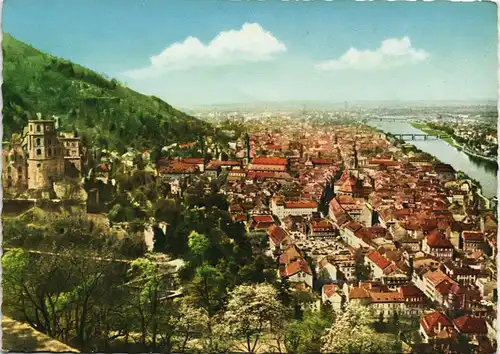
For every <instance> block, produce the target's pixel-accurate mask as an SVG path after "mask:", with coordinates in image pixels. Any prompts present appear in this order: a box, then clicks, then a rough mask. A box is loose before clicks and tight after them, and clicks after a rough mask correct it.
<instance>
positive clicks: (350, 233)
mask: <svg viewBox="0 0 500 354" xmlns="http://www.w3.org/2000/svg"><path fill="white" fill-rule="evenodd" d="M362 227H363V226H362V225H361V224H359V223H357V222H355V221H349V222H347V223H345V224H344V225H342V226H341V227H340V237H341V238H342V241H344V242H345V243H347V244H348V245H349V246H352V245H353V244H354V243H355V242H356V241H357V238H356V236H355V233H356V231H358V230H359V229H361V228H362ZM367 246H368V245H363V247H367Z"/></svg>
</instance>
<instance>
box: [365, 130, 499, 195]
mask: <svg viewBox="0 0 500 354" xmlns="http://www.w3.org/2000/svg"><path fill="white" fill-rule="evenodd" d="M369 124H370V125H371V126H372V127H374V128H377V129H380V130H382V131H384V132H386V133H392V134H402V133H407V134H422V131H421V130H419V129H417V128H415V127H413V126H412V125H411V124H410V123H407V122H380V121H370V122H369ZM408 143H409V144H412V145H414V146H416V147H417V148H419V149H420V150H422V151H424V152H426V153H428V154H431V155H433V156H435V157H436V158H437V159H438V160H440V161H441V162H443V163H446V164H449V165H451V166H453V168H454V169H455V170H456V171H462V172H464V173H465V174H467V175H468V176H470V177H471V178H473V179H475V180H476V181H478V182H479V183H481V187H482V194H483V195H484V196H485V197H488V198H491V197H494V196H496V195H497V169H498V166H497V165H496V164H495V163H494V162H491V161H485V160H483V159H480V158H477V157H473V156H470V155H467V154H466V153H464V152H462V151H459V150H457V149H456V148H455V147H453V146H451V145H449V144H448V143H446V142H445V141H443V140H410V141H408Z"/></svg>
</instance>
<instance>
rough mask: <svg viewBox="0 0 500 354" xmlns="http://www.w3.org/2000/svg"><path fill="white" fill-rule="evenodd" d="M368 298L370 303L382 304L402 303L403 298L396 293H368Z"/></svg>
mask: <svg viewBox="0 0 500 354" xmlns="http://www.w3.org/2000/svg"><path fill="white" fill-rule="evenodd" d="M370 298H371V301H372V302H377V303H384V302H403V301H404V299H403V296H402V295H401V294H400V293H399V292H397V291H390V292H378V291H372V292H370Z"/></svg>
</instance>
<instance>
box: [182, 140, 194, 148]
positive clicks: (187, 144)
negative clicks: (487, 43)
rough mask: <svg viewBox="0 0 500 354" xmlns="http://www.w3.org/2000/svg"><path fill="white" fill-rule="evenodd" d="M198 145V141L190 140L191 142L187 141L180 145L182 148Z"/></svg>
mask: <svg viewBox="0 0 500 354" xmlns="http://www.w3.org/2000/svg"><path fill="white" fill-rule="evenodd" d="M195 145H196V141H193V142H190V143H185V144H180V145H179V147H180V148H181V149H183V148H186V147H192V146H195Z"/></svg>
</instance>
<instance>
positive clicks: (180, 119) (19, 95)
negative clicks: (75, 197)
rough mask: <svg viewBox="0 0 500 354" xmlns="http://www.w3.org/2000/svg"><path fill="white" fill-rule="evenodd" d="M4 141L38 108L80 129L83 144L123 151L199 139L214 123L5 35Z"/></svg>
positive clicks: (71, 126)
mask: <svg viewBox="0 0 500 354" xmlns="http://www.w3.org/2000/svg"><path fill="white" fill-rule="evenodd" d="M2 44H3V54H4V57H3V61H4V62H3V80H4V83H3V86H2V91H3V103H4V106H3V124H4V140H6V139H9V138H10V136H11V135H12V133H19V132H21V131H22V129H23V127H24V126H25V125H26V124H27V121H28V119H30V117H33V116H34V114H35V113H36V112H41V113H42V114H43V115H44V116H45V115H47V116H52V115H56V116H58V117H60V122H61V125H62V127H63V128H64V129H69V130H71V129H75V128H76V129H78V132H79V134H80V136H81V137H82V140H83V143H84V145H87V146H92V145H94V144H98V145H99V146H101V147H109V148H115V149H117V150H119V151H124V150H125V149H126V148H127V147H129V146H132V147H141V148H145V147H148V148H154V147H158V146H160V145H165V144H171V143H173V142H188V141H193V140H197V138H198V137H199V136H200V135H204V134H206V133H207V131H209V130H210V129H211V128H210V125H209V124H207V123H205V122H202V121H200V120H198V119H196V118H193V117H191V116H188V115H186V114H185V113H183V112H180V111H178V110H176V109H175V108H173V107H172V106H170V105H169V104H167V103H165V102H164V101H162V100H160V99H159V98H157V97H153V96H146V95H143V94H140V93H138V92H135V91H133V90H131V89H129V88H127V87H124V86H123V85H122V84H120V83H119V82H118V81H116V80H109V79H108V78H105V77H103V76H102V75H99V74H97V73H95V72H93V71H92V70H89V69H86V68H84V67H82V66H80V65H77V64H74V63H72V62H70V61H67V60H63V59H60V58H56V57H54V56H51V55H48V54H45V53H42V52H40V51H39V50H37V49H35V48H33V47H31V46H29V45H27V44H25V43H22V42H20V41H18V40H16V39H15V38H13V37H12V36H10V35H8V34H4V37H3V43H2Z"/></svg>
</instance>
